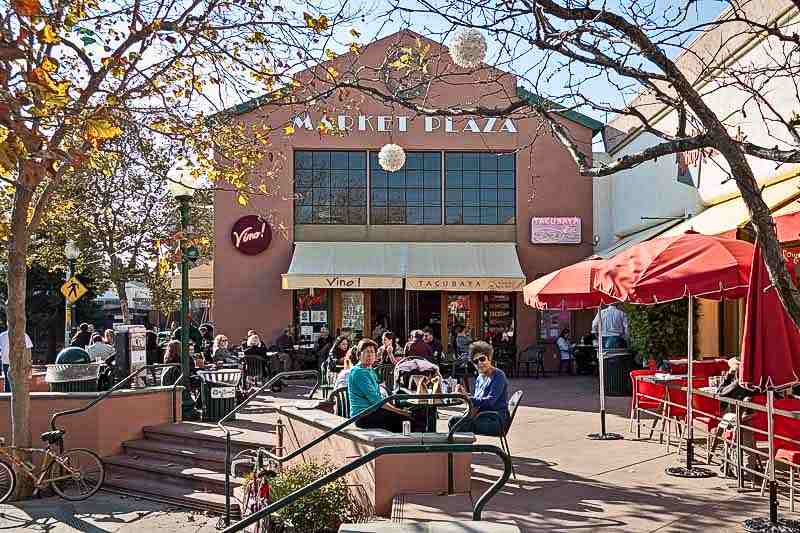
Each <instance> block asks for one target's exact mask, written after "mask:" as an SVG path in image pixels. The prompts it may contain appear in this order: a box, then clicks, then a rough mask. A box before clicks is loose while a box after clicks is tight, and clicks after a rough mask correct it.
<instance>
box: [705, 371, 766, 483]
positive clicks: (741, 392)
mask: <svg viewBox="0 0 800 533" xmlns="http://www.w3.org/2000/svg"><path fill="white" fill-rule="evenodd" d="M740 368H741V367H740V365H739V358H738V357H731V358H730V359H728V372H727V373H726V374H725V377H724V378H723V379H722V382H721V383H720V384H719V385H718V386H717V390H716V395H717V397H719V398H730V399H732V400H744V401H749V400H750V397H751V396H752V395H753V391H750V390H747V389H745V388H744V387H742V386H741V385H740V384H739V377H740V376H739V370H740ZM722 408H723V409H725V410H726V411H728V412H727V413H725V414H723V415H722V420H720V422H719V425H718V426H717V428H716V429H715V430H714V431H715V437H714V440H715V442H716V439H718V438H719V436H720V435H721V434H722V433H723V432H724V431H725V430H726V429H728V428H735V427H736V412H735V407H734V406H733V405H731V404H729V403H726V402H722ZM752 417H753V413H750V412H747V411H745V412H744V413H742V429H741V435H742V442H741V444H742V445H743V447H747V448H755V435H754V434H753V431H752V430H751V429H749V428H747V427H745V426H749V425H750V424H749V423H748V422H749V421H751V420H752ZM711 451H712V452H713V451H714V450H713V449H712V450H711ZM731 451H732V452H734V453H735V448H733V447H731ZM744 455H745V458H746V461H747V468H749V469H751V470H756V469H757V468H758V462H759V459H758V456H757V455H756V454H754V453H749V452H748V451H747V450H745V451H744ZM728 460H729V461H731V462H733V463H734V464H735V463H736V459H735V456H732V457H729V458H728ZM727 468H730V464H726V463H725V462H724V461H723V463H722V466H721V468H720V471H721V472H722V473H723V474H725V475H727V471H726V470H727Z"/></svg>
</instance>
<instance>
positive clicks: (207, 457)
mask: <svg viewBox="0 0 800 533" xmlns="http://www.w3.org/2000/svg"><path fill="white" fill-rule="evenodd" d="M122 449H123V450H124V452H125V453H124V455H127V456H130V457H136V458H139V457H144V458H151V459H159V460H169V461H172V462H175V463H180V464H185V465H190V466H196V467H200V468H207V469H209V470H215V471H217V472H224V471H225V450H224V449H221V450H220V449H218V448H216V447H207V446H192V445H190V444H186V443H178V442H169V441H164V440H153V439H138V440H131V441H127V442H123V443H122Z"/></svg>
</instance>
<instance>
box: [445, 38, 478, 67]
mask: <svg viewBox="0 0 800 533" xmlns="http://www.w3.org/2000/svg"><path fill="white" fill-rule="evenodd" d="M450 57H451V58H452V59H453V63H455V64H456V65H458V66H459V67H461V68H475V67H477V66H479V65H480V64H481V63H483V61H484V60H485V59H486V38H484V36H483V34H482V33H481V32H480V31H479V30H477V29H475V28H465V29H463V30H461V31H459V32H458V33H456V35H455V36H454V37H453V40H452V41H451V42H450Z"/></svg>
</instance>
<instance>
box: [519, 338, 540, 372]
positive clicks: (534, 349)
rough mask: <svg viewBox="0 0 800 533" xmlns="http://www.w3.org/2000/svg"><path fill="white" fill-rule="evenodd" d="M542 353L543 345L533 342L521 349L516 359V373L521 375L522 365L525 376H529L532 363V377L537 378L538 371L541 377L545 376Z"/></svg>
mask: <svg viewBox="0 0 800 533" xmlns="http://www.w3.org/2000/svg"><path fill="white" fill-rule="evenodd" d="M544 353H545V347H544V346H540V345H538V344H533V345H531V346H528V347H527V348H525V349H524V350H522V352H520V354H519V357H518V359H517V373H518V374H519V376H520V377H522V367H523V365H524V366H525V376H526V377H530V375H531V365H533V367H534V372H535V375H534V377H535V378H537V379H538V378H539V374H540V373H541V375H542V377H545V373H544Z"/></svg>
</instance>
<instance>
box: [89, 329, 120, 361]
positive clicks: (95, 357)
mask: <svg viewBox="0 0 800 533" xmlns="http://www.w3.org/2000/svg"><path fill="white" fill-rule="evenodd" d="M115 352H116V350H114V347H113V346H109V345H108V344H106V343H105V342H103V337H102V336H101V335H100V334H99V333H95V334H94V335H92V343H91V344H90V345H89V346H88V347H87V348H86V353H88V354H89V357H91V358H92V361H93V362H94V361H98V362H102V361H105V360H106V359H108V358H109V357H111V356H112V355H114V353H115Z"/></svg>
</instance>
